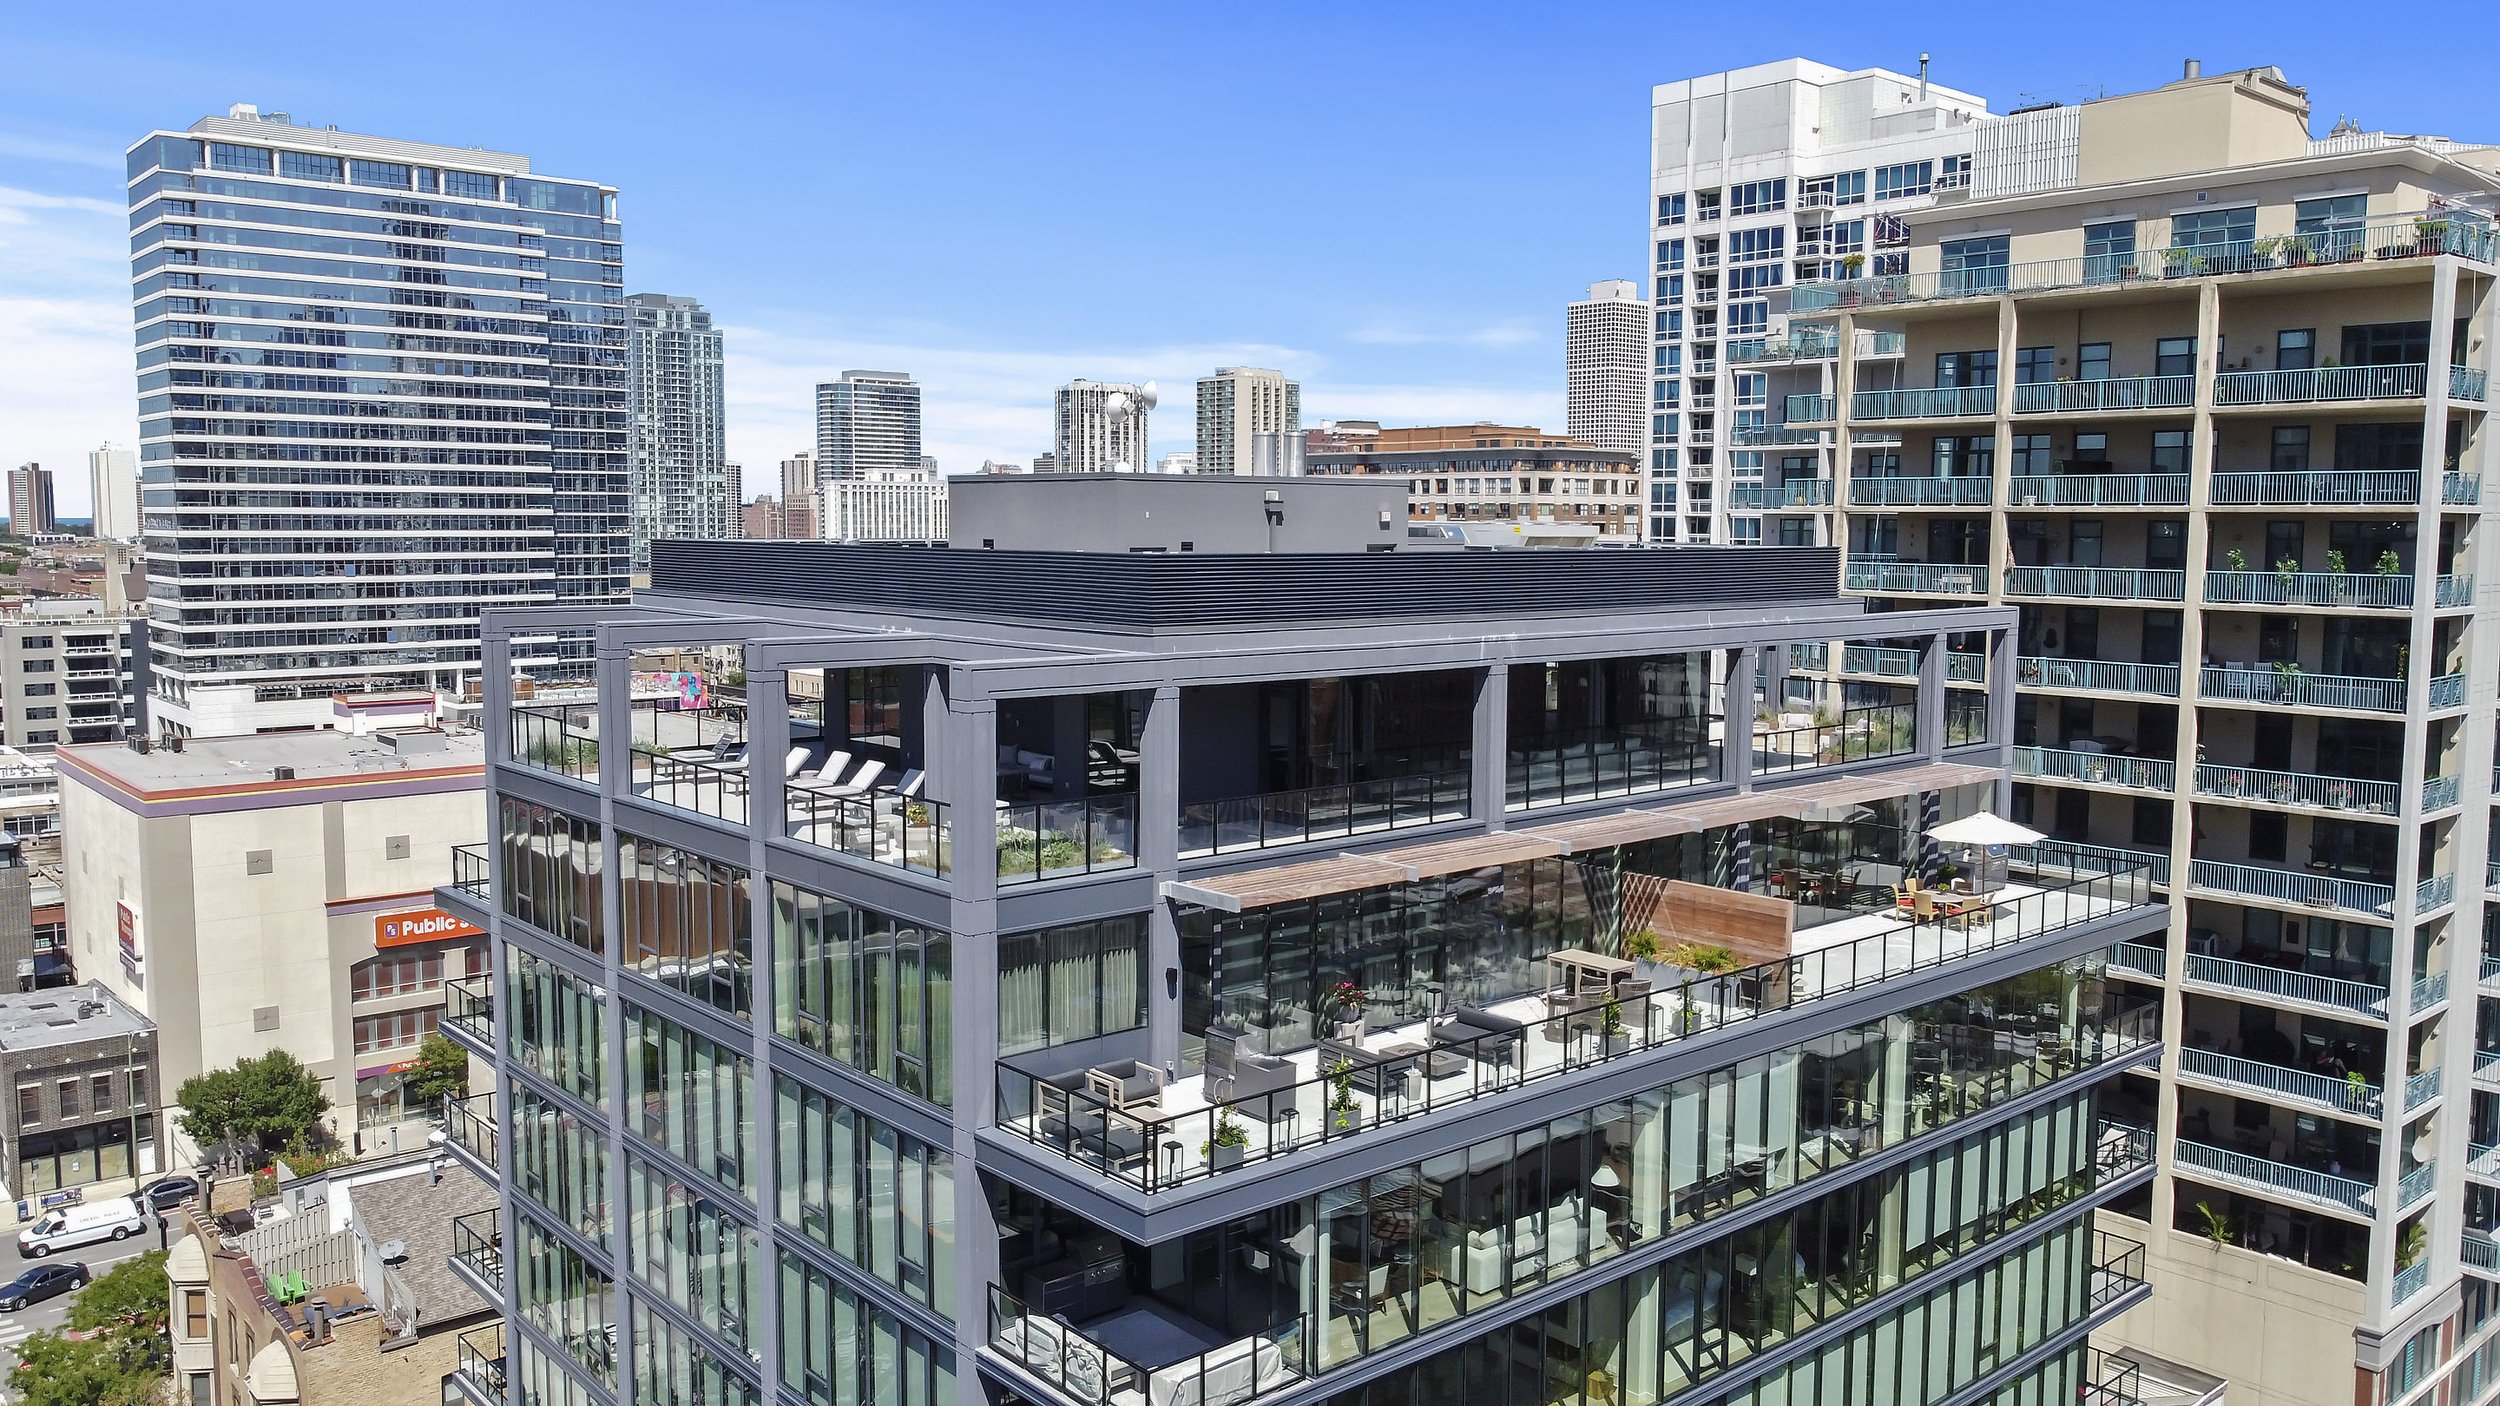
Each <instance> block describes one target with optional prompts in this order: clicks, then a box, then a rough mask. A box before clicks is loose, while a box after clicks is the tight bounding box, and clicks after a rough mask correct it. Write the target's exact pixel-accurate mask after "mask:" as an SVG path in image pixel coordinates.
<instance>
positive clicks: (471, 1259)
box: [451, 1206, 503, 1304]
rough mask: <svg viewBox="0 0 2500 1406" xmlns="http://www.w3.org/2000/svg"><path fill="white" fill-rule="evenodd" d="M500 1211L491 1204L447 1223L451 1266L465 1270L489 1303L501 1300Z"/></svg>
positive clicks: (501, 1254)
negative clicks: (449, 1224) (449, 1230)
mask: <svg viewBox="0 0 2500 1406" xmlns="http://www.w3.org/2000/svg"><path fill="white" fill-rule="evenodd" d="M502 1214H503V1212H502V1211H501V1210H500V1209H499V1208H497V1207H493V1206H489V1207H487V1208H486V1209H485V1210H482V1211H471V1212H469V1213H468V1214H467V1215H465V1216H456V1217H454V1218H453V1219H452V1222H451V1265H452V1268H454V1269H460V1270H466V1271H467V1272H468V1274H469V1277H470V1278H471V1280H472V1282H473V1284H474V1285H475V1286H476V1287H477V1288H478V1290H479V1292H480V1293H482V1294H484V1295H485V1296H486V1301H487V1302H489V1303H494V1304H500V1303H502V1302H503V1224H502V1221H501V1220H500V1219H499V1218H500V1217H501V1216H502Z"/></svg>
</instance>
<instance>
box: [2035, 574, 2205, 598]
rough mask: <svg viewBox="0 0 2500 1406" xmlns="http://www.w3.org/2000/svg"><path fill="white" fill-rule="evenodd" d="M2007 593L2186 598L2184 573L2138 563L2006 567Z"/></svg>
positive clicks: (2091, 596)
mask: <svg viewBox="0 0 2500 1406" xmlns="http://www.w3.org/2000/svg"><path fill="white" fill-rule="evenodd" d="M2005 593H2006V594H2007V595H2009V596H2026V597H2029V596H2081V597H2086V598H2090V599H2098V600H2186V599H2187V573H2186V572H2184V571H2169V570H2163V569H2160V568H2156V567H2140V566H2009V567H2007V568H2006V569H2005Z"/></svg>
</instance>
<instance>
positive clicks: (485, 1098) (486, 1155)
mask: <svg viewBox="0 0 2500 1406" xmlns="http://www.w3.org/2000/svg"><path fill="white" fill-rule="evenodd" d="M494 1098H495V1096H494V1095H493V1094H491V1093H483V1094H471V1095H469V1096H468V1097H466V1098H447V1099H444V1100H443V1134H444V1136H446V1137H448V1138H450V1139H451V1140H452V1142H453V1144H454V1145H456V1146H458V1147H459V1148H461V1149H462V1150H463V1151H465V1152H467V1153H468V1154H469V1155H470V1156H472V1157H474V1158H476V1159H477V1160H478V1162H479V1164H480V1165H483V1166H486V1167H490V1168H491V1167H493V1166H494V1165H495V1152H496V1141H497V1139H498V1137H499V1136H500V1125H499V1124H497V1123H496V1121H495V1114H494V1107H493V1105H494Z"/></svg>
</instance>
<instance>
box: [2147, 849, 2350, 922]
mask: <svg viewBox="0 0 2500 1406" xmlns="http://www.w3.org/2000/svg"><path fill="white" fill-rule="evenodd" d="M2188 882H2189V883H2190V884H2191V885H2193V886H2195V887H2197V888H2205V889H2213V890H2216V891H2218V892H2222V893H2237V894H2245V895H2248V896H2250V897H2252V898H2270V899H2273V900H2275V901H2276V902H2278V903H2298V904H2302V905H2304V906H2307V907H2311V908H2341V909H2345V910H2347V911H2350V912H2354V913H2361V914H2366V915H2368V916H2370V917H2373V918H2385V917H2386V916H2387V915H2388V911H2389V910H2390V909H2392V908H2393V907H2395V904H2396V890H2395V888H2394V886H2392V885H2389V884H2373V883H2367V882H2364V881H2362V880H2359V879H2345V878H2339V877H2337V876H2335V875H2332V874H2306V873H2302V872H2300V871H2299V870H2296V869H2274V868H2268V867H2266V866H2264V865H2259V864H2232V863H2228V862H2226V861H2223V860H2218V859H2197V860H2191V861H2190V862H2189V865H2188Z"/></svg>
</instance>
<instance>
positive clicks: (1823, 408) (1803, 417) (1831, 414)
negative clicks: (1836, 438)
mask: <svg viewBox="0 0 2500 1406" xmlns="http://www.w3.org/2000/svg"><path fill="white" fill-rule="evenodd" d="M1837 417H1838V409H1837V406H1836V404H1835V401H1834V398H1833V397H1831V396H1828V395H1817V394H1806V395H1792V396H1788V397H1786V398H1785V399H1783V400H1782V401H1781V402H1780V418H1781V419H1782V420H1783V421H1785V422H1787V423H1788V424H1791V425H1813V424H1830V423H1831V422H1832V421H1833V420H1834V419H1836V418H1837Z"/></svg>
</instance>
